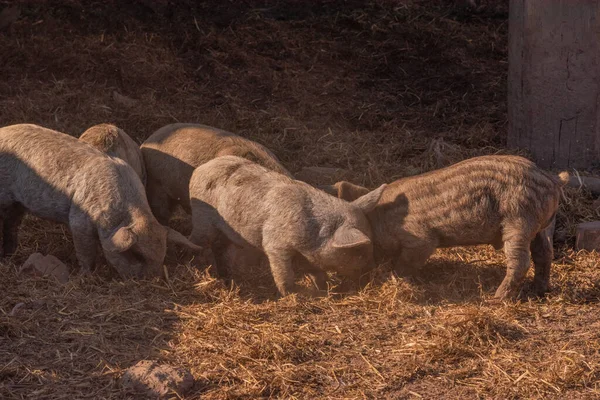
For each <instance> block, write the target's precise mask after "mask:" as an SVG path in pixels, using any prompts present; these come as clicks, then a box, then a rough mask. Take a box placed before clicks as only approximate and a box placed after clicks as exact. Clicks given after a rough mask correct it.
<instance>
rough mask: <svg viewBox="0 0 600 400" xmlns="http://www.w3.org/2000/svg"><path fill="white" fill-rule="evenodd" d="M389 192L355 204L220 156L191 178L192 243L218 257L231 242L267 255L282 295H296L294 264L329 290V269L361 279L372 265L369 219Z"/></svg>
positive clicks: (370, 195)
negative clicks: (369, 213) (360, 275)
mask: <svg viewBox="0 0 600 400" xmlns="http://www.w3.org/2000/svg"><path fill="white" fill-rule="evenodd" d="M384 188H385V185H382V186H381V187H380V188H379V189H376V190H374V191H372V192H369V193H368V194H367V195H365V196H362V197H360V198H358V199H357V200H355V201H353V202H352V203H349V202H346V201H344V200H341V199H338V198H336V197H333V196H331V195H329V194H327V193H325V192H323V191H320V190H318V189H316V188H314V187H312V186H310V185H308V184H306V183H304V182H300V181H296V180H293V179H291V178H289V177H288V176H286V175H284V174H281V173H278V172H274V171H271V170H269V169H267V168H265V167H263V166H260V165H258V164H255V163H253V162H252V161H249V160H246V159H244V158H240V157H236V156H222V157H218V158H215V159H213V160H212V161H209V162H207V163H205V164H203V165H201V166H199V167H198V168H196V170H195V171H194V173H193V175H192V178H191V180H190V188H189V191H190V202H191V208H192V222H193V230H192V234H191V235H190V240H191V241H192V242H193V243H195V244H199V245H211V246H212V247H213V252H214V253H215V254H216V255H217V254H218V253H219V250H220V249H221V248H222V247H221V246H223V245H225V246H228V245H230V244H231V243H233V244H234V245H236V246H240V247H242V248H248V249H251V250H254V251H260V252H262V253H264V254H265V255H266V256H267V258H268V261H269V264H270V268H271V273H272V274H273V278H274V280H275V284H276V285H277V289H278V290H279V292H280V293H281V294H282V295H285V294H287V293H289V292H292V291H294V289H295V283H294V271H293V267H292V265H293V264H295V265H300V266H301V268H303V269H304V270H305V271H307V272H309V274H310V275H311V277H312V279H313V281H314V282H315V284H316V285H317V287H319V288H320V289H323V288H324V286H325V283H326V275H325V272H324V271H325V270H335V271H338V272H339V273H340V274H342V275H345V276H348V277H352V278H356V277H357V275H358V274H359V273H360V272H361V271H362V270H363V269H365V268H367V267H370V266H372V264H373V246H372V243H371V228H370V226H369V222H368V221H367V218H366V217H365V215H364V213H366V212H368V211H370V210H371V209H372V208H373V207H374V206H375V204H376V203H377V201H378V200H379V197H380V196H381V193H382V191H383V189H384ZM215 247H218V248H215ZM219 268H220V266H219V263H218V262H217V270H219Z"/></svg>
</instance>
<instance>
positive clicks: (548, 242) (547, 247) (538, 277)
mask: <svg viewBox="0 0 600 400" xmlns="http://www.w3.org/2000/svg"><path fill="white" fill-rule="evenodd" d="M548 228H550V227H548ZM548 228H546V229H544V230H543V231H540V232H538V234H537V235H535V238H534V239H533V241H532V242H531V247H530V249H531V258H533V265H534V266H535V275H534V278H533V288H534V290H535V292H536V294H537V295H538V296H542V295H543V294H544V293H546V292H547V291H548V283H549V282H550V267H551V266H552V258H553V257H554V249H553V248H552V236H551V234H552V233H553V231H554V229H551V231H552V232H549V229H548ZM551 228H554V226H551Z"/></svg>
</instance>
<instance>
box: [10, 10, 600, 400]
mask: <svg viewBox="0 0 600 400" xmlns="http://www.w3.org/2000/svg"><path fill="white" fill-rule="evenodd" d="M8 3H9V2H8V1H5V0H0V8H2V7H4V6H5V5H6V4H8ZM10 3H11V4H12V3H18V4H21V7H22V17H21V19H20V20H18V21H17V22H16V23H14V24H13V25H12V26H10V27H9V28H8V30H7V31H5V32H3V33H0V47H1V48H2V49H3V51H2V57H0V72H1V76H2V78H3V79H2V80H0V124H2V125H7V124H11V123H20V122H33V123H38V124H41V125H44V126H47V127H50V128H54V129H58V130H61V131H65V132H68V133H71V134H74V135H78V134H79V133H81V132H83V131H84V130H85V129H86V128H87V127H89V126H91V125H93V124H96V123H102V122H112V123H115V124H117V125H118V126H120V127H122V128H124V129H125V130H126V131H127V132H128V133H130V134H131V135H132V136H134V137H136V138H137V139H138V140H139V141H142V140H143V139H144V138H145V137H147V136H148V135H149V134H150V133H151V132H152V131H153V130H155V129H157V128H159V127H160V126H162V125H165V124H167V123H171V122H175V121H197V122H201V123H205V124H208V125H213V126H218V127H221V128H224V129H228V130H231V131H234V132H237V133H239V134H242V135H244V136H247V137H250V138H252V139H254V140H258V141H260V142H262V143H264V144H266V145H267V146H268V147H269V148H271V149H272V150H273V151H274V152H275V153H276V154H277V155H278V156H279V157H280V158H281V159H282V160H283V162H284V163H285V164H286V166H288V167H289V168H290V169H291V170H292V171H297V170H299V169H300V168H302V167H304V166H310V165H320V166H332V167H343V168H347V169H349V170H351V171H352V173H353V176H354V178H355V180H356V181H357V183H362V184H365V185H368V186H376V185H378V184H380V183H382V182H386V181H391V180H393V179H396V178H398V177H402V176H407V175H413V174H416V173H420V172H423V171H427V170H430V169H433V168H438V167H441V166H444V165H448V164H450V163H453V162H456V161H458V160H461V159H464V158H467V157H471V156H475V155H480V154H492V153H498V152H509V153H514V151H512V150H509V149H506V148H505V147H504V144H505V141H504V137H505V131H506V106H505V92H506V84H505V80H506V68H507V64H506V35H507V20H506V18H507V15H506V11H507V4H506V2H505V1H502V2H499V1H491V0H490V1H483V2H481V3H482V5H481V6H480V7H479V8H478V9H477V10H476V12H468V11H466V10H465V9H463V8H461V7H459V6H456V5H455V4H454V3H451V2H449V1H441V0H440V1H428V2H423V1H406V2H399V1H389V0H373V1H368V2H362V1H353V0H352V1H339V0H327V1H322V2H319V3H318V5H315V6H310V7H308V6H307V5H306V4H305V3H304V2H300V1H286V2H283V1H267V0H264V1H244V2H235V3H234V2H193V1H188V0H184V1H180V2H177V4H176V5H175V3H174V2H166V1H165V2H162V1H148V0H139V1H131V2H126V3H127V4H125V2H116V1H108V2H86V3H85V6H82V4H83V3H80V2H77V1H71V0H64V1H62V0H61V1H54V2H51V3H47V2H40V1H21V2H10ZM115 91H116V92H117V93H119V94H122V95H125V96H127V97H129V98H131V99H134V100H135V101H136V102H134V103H132V104H127V105H125V104H122V103H119V102H118V101H117V100H115V97H114V95H113V92H115ZM565 195H566V200H567V201H565V202H564V204H563V205H562V206H561V211H560V214H559V220H558V225H557V234H558V236H560V237H562V239H561V240H559V241H557V243H556V245H557V253H556V262H555V265H554V267H553V270H552V278H551V282H552V291H551V292H550V293H549V294H548V296H547V297H545V298H544V299H537V298H533V297H527V296H526V297H525V300H523V301H521V302H517V303H505V304H493V303H491V302H489V301H488V300H489V299H490V298H491V296H492V294H493V293H494V291H495V289H496V287H497V286H498V285H499V284H500V282H501V280H502V278H503V276H504V273H505V271H504V257H503V255H502V254H501V253H500V252H496V251H494V250H493V249H492V248H491V247H488V246H481V247H476V248H456V249H447V250H443V251H438V252H437V253H436V254H435V255H434V256H433V257H432V259H431V260H430V261H429V263H428V264H427V265H426V267H425V268H424V269H423V270H422V271H419V272H416V273H414V274H413V275H411V276H409V277H406V278H394V277H390V271H389V268H387V266H385V265H384V266H381V267H380V268H378V269H377V270H376V271H375V272H374V273H373V274H372V276H371V282H370V283H369V284H368V285H367V286H366V287H365V288H364V289H362V290H358V291H356V290H354V291H352V290H350V291H348V292H343V289H342V288H341V287H340V286H334V287H332V289H331V293H330V294H329V295H328V296H324V297H311V296H309V295H307V294H305V293H302V294H298V295H293V296H288V297H286V298H284V299H281V300H277V299H276V297H275V288H274V285H273V282H272V279H271V278H270V275H269V273H268V271H263V270H260V269H258V268H257V269H255V270H250V271H238V273H237V276H236V277H235V278H236V285H235V286H233V287H227V286H225V284H224V283H223V282H221V281H219V280H215V279H214V278H212V277H211V276H210V275H209V274H208V273H206V272H200V271H197V270H194V269H192V268H190V267H189V266H187V265H186V264H185V263H184V262H183V261H184V260H183V259H182V258H181V257H179V254H178V253H176V252H171V253H170V254H169V258H168V267H169V280H168V281H167V282H165V281H152V282H149V281H144V282H134V281H121V280H118V279H114V278H115V276H114V274H113V273H112V271H110V270H108V269H102V270H100V271H99V273H98V274H97V276H94V277H91V278H87V279H84V280H79V279H73V280H72V281H71V282H69V283H68V284H67V285H65V286H60V285H59V284H57V283H55V282H53V281H49V280H44V279H32V278H28V277H23V276H19V275H18V274H17V271H18V268H19V266H20V265H21V264H22V263H23V261H24V260H25V259H26V258H27V256H28V255H29V254H31V253H32V252H34V251H41V252H44V253H51V254H54V255H55V256H57V257H59V258H60V259H61V260H63V261H65V262H66V263H67V264H68V265H69V266H70V267H72V268H73V269H75V268H76V260H75V258H74V256H73V254H72V253H73V247H72V243H71V239H70V234H69V232H68V230H67V229H66V228H65V227H61V226H58V225H56V224H52V223H49V222H45V221H39V220H37V219H35V218H27V219H26V221H25V223H24V225H23V227H22V229H21V245H20V247H19V250H18V252H17V254H16V255H15V256H13V257H12V258H11V259H10V260H4V261H3V263H2V268H3V269H4V272H3V277H4V279H3V280H2V281H1V282H0V290H2V292H3V293H4V295H3V296H2V297H1V298H0V397H2V398H14V399H21V398H25V397H33V398H48V399H61V398H65V399H67V398H69V399H70V398H85V397H89V398H115V399H116V398H126V397H127V396H129V395H131V394H127V393H123V391H122V389H121V388H120V386H119V384H118V378H119V377H120V375H121V374H122V372H123V370H124V369H125V368H127V367H129V366H131V365H133V364H135V363H136V362H137V361H139V360H140V359H145V358H153V359H158V360H161V361H164V362H169V363H173V364H177V365H181V366H184V367H186V368H189V369H190V370H191V372H192V373H193V375H194V376H195V378H196V379H197V382H196V385H195V386H194V389H193V391H192V393H191V394H190V395H189V396H188V398H190V399H192V398H200V397H201V398H206V399H225V398H271V397H272V398H340V399H341V398H394V399H397V398H406V399H412V398H448V399H457V398H460V399H463V398H514V399H516V398H544V399H547V398H557V399H558V398H561V399H562V398H569V399H577V398H581V399H584V398H585V399H587V398H596V397H599V396H600V394H599V391H600V388H599V387H598V383H597V382H598V380H599V378H600V365H599V361H598V360H600V357H599V354H598V351H599V350H598V349H600V343H599V340H600V334H599V333H598V332H599V327H600V307H599V305H598V304H599V299H600V290H599V289H598V287H599V285H598V283H599V281H600V274H599V273H598V268H597V265H598V261H599V259H598V255H596V254H587V253H585V252H580V253H576V252H574V251H573V250H570V248H569V246H570V245H572V244H573V232H574V231H573V229H574V226H575V224H576V223H578V222H580V221H582V220H591V219H595V218H597V217H598V210H597V209H596V208H595V206H594V205H593V204H592V203H593V198H592V196H590V195H589V194H588V193H585V192H584V191H580V190H575V189H567V190H566V191H565ZM180 223H181V224H182V226H185V223H183V222H181V221H180ZM332 278H333V280H332V282H333V283H334V284H337V283H338V282H337V281H336V280H335V277H332ZM529 278H531V276H529ZM525 292H526V294H527V293H528V286H527V285H526V288H525ZM18 304H20V305H19V306H18V307H16V308H15V306H16V305H18Z"/></svg>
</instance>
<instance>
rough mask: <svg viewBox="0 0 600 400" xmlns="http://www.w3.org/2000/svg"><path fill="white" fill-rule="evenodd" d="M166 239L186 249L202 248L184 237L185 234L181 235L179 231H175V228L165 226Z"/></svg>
mask: <svg viewBox="0 0 600 400" xmlns="http://www.w3.org/2000/svg"><path fill="white" fill-rule="evenodd" d="M167 241H168V242H169V243H174V244H178V245H181V246H184V247H187V248H188V249H190V250H192V251H202V250H203V248H202V247H201V246H198V245H195V244H194V243H192V242H190V240H189V239H188V238H186V237H185V236H183V235H182V234H181V233H179V232H177V231H176V230H175V229H171V228H168V227H167Z"/></svg>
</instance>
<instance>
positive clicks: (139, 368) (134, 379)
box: [121, 360, 194, 398]
mask: <svg viewBox="0 0 600 400" xmlns="http://www.w3.org/2000/svg"><path fill="white" fill-rule="evenodd" d="M121 384H122V385H123V387H124V388H126V389H128V390H133V391H135V392H143V393H144V394H145V395H147V396H149V397H153V398H156V397H158V398H165V397H166V396H168V395H169V394H173V392H175V393H177V394H178V395H184V394H185V393H187V392H188V391H189V390H190V389H191V388H192V386H194V377H193V376H192V374H191V373H190V372H189V371H187V370H186V369H184V368H177V367H173V366H170V365H166V364H159V363H157V362H155V361H149V360H142V361H140V362H138V363H137V364H136V365H134V366H133V367H130V368H128V369H127V371H125V373H124V374H123V377H122V378H121Z"/></svg>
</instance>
